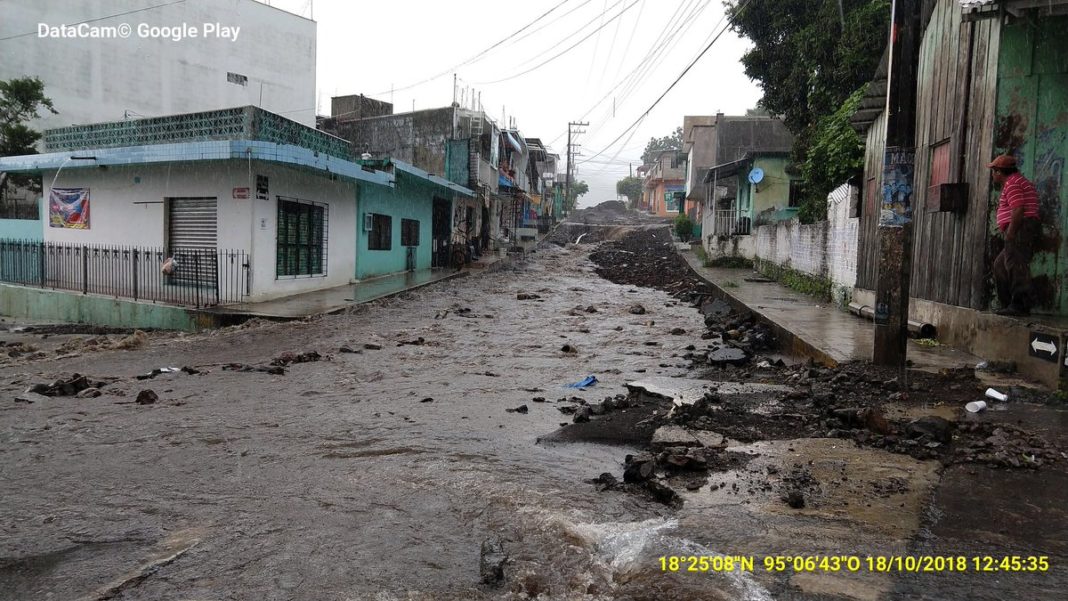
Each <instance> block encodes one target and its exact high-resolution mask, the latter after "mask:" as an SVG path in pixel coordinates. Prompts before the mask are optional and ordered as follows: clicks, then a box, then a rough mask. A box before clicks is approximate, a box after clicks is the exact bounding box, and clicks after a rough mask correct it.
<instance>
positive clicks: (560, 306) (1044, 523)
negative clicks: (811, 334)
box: [0, 245, 1068, 600]
mask: <svg viewBox="0 0 1068 601" xmlns="http://www.w3.org/2000/svg"><path fill="white" fill-rule="evenodd" d="M590 250H591V247H590V246H587V245H578V246H576V245H569V246H567V247H565V248H558V247H555V246H547V247H544V248H542V249H541V250H540V251H539V252H538V253H537V254H536V255H534V257H533V258H532V259H530V260H527V261H525V262H522V263H520V264H518V265H517V266H515V267H514V268H511V269H509V270H505V271H501V272H497V273H491V274H484V275H475V276H471V277H467V278H462V279H459V280H454V281H450V282H447V283H443V284H441V285H437V286H434V287H431V288H426V289H423V290H420V291H416V292H414V293H409V294H405V295H402V296H400V297H396V298H393V299H389V300H385V301H379V302H376V303H372V304H370V305H364V306H361V307H359V308H357V309H356V310H354V312H353V313H352V314H348V315H335V316H329V317H323V318H317V319H312V320H308V321H304V322H291V323H284V324H268V323H251V324H247V325H246V326H242V327H238V328H230V329H226V330H219V331H215V332H210V333H205V334H197V335H175V334H163V333H155V334H150V335H149V336H148V338H147V341H145V342H144V343H143V344H141V345H133V346H134V347H135V348H133V349H131V350H108V349H105V350H95V349H93V348H89V349H86V348H84V344H80V343H77V342H71V340H70V337H69V336H68V337H63V338H61V340H62V344H65V346H64V347H63V349H61V350H60V351H59V355H60V356H63V357H64V358H63V359H61V360H56V359H55V358H54V357H56V356H57V353H56V350H55V342H56V341H55V339H50V340H52V342H49V341H44V340H38V341H36V344H37V345H39V346H42V347H45V348H44V350H46V351H47V352H46V356H45V357H44V358H41V357H38V358H36V359H28V358H27V357H28V356H22V357H16V358H13V359H12V360H11V361H10V363H9V364H8V365H6V366H3V367H0V397H2V398H3V402H2V404H0V476H2V477H0V480H2V482H3V487H2V488H0V598H4V599H20V600H21V599H28V600H29V599H175V600H177V599H183V600H216V599H219V600H221V599H249V600H253V599H257V600H259V599H330V600H334V599H337V600H341V599H375V600H392V599H525V598H535V597H539V596H540V598H542V599H677V600H683V599H802V598H803V599H884V598H917V597H925V596H926V597H927V598H931V599H948V598H953V599H958V598H959V599H986V598H989V599H994V598H1004V597H1005V594H1006V591H1022V596H1021V597H1020V598H1036V599H1037V598H1051V599H1052V598H1057V597H1056V596H1047V595H1055V594H1056V591H1058V590H1061V587H1062V586H1063V585H1064V584H1065V582H1066V578H1065V572H1064V568H1063V566H1064V558H1065V557H1066V556H1068V552H1066V549H1065V541H1066V540H1068V537H1065V536H1063V534H1064V533H1065V528H1066V526H1065V525H1066V523H1068V520H1065V516H1064V515H1063V503H1062V501H1060V500H1058V493H1056V491H1057V490H1060V491H1062V493H1063V490H1064V488H1060V487H1059V483H1062V482H1068V479H1065V476H1064V470H1063V467H1062V466H1063V462H1061V463H1060V464H1054V465H1050V466H1044V467H1043V469H1042V470H1018V471H1009V472H1007V471H1004V470H999V469H994V468H991V467H987V466H985V465H974V464H967V463H965V464H960V465H951V467H949V468H943V467H942V465H943V464H942V463H939V462H938V461H931V460H919V459H915V458H913V457H911V456H909V455H906V454H902V453H891V452H887V451H886V450H883V449H879V448H872V447H871V446H863V445H858V444H857V443H856V442H855V441H853V440H849V439H841V438H823V437H815V435H814V434H813V433H811V432H809V433H806V434H805V437H804V438H797V439H793V438H790V437H788V436H782V435H778V436H775V437H771V438H769V439H767V440H753V441H735V442H733V443H731V445H732V446H731V448H730V452H731V453H733V454H736V455H738V456H741V457H743V460H741V461H737V462H726V464H725V465H724V466H723V468H724V469H718V470H714V471H713V472H712V473H711V474H710V475H708V476H707V478H706V479H705V480H704V482H703V483H702V485H701V486H700V487H699V488H696V489H695V490H692V491H690V490H687V489H686V487H685V486H676V488H677V490H678V493H679V495H680V496H681V499H682V500H683V504H682V506H681V507H672V506H669V505H665V504H663V503H660V502H657V501H656V500H655V499H653V498H651V497H650V496H648V495H643V494H631V493H630V492H625V491H621V490H613V489H609V490H605V491H603V492H602V491H599V489H600V488H602V487H601V486H599V485H597V484H594V483H592V482H591V479H592V478H594V477H596V476H597V475H598V474H600V473H603V472H607V473H614V474H616V475H617V476H621V474H622V472H623V469H624V456H625V455H626V454H637V453H639V452H640V451H642V450H643V449H642V448H640V447H641V444H640V443H637V442H628V443H626V444H591V443H574V442H568V443H563V442H554V443H549V442H546V441H545V440H543V441H541V442H539V438H542V437H546V436H547V435H549V434H550V433H553V432H554V431H557V430H558V428H560V427H561V426H562V425H563V424H567V423H570V422H571V421H572V416H571V415H565V414H564V413H562V412H561V411H560V410H559V409H558V407H562V406H566V405H568V404H573V403H558V402H556V401H557V399H560V398H565V397H574V396H577V397H581V398H583V399H585V400H587V401H589V402H594V401H598V400H600V399H602V398H604V397H614V396H615V395H624V394H626V392H627V391H626V389H625V387H624V384H625V383H627V382H632V381H634V380H639V379H643V378H649V377H652V376H687V377H694V376H695V375H699V374H698V373H697V372H695V370H694V369H693V364H692V363H691V361H690V360H688V359H687V358H685V357H686V356H687V353H688V352H689V351H688V350H687V347H689V346H691V345H696V346H701V345H702V344H703V342H704V341H703V340H702V339H701V338H700V335H701V333H703V332H704V331H705V323H704V318H703V316H702V315H701V313H699V312H698V311H696V310H695V309H694V308H693V307H691V306H690V305H689V304H688V303H686V302H683V301H681V300H680V299H678V298H675V297H672V296H669V295H668V294H667V293H665V292H663V291H660V290H655V289H652V288H644V287H635V286H629V285H619V284H614V283H612V282H609V281H607V280H605V279H602V278H600V277H599V276H597V275H596V274H595V273H594V265H593V264H592V263H591V262H590V261H589V259H588V255H589V251H590ZM519 295H534V296H536V297H537V298H527V300H519V298H518V296H519ZM635 304H641V305H642V306H643V307H644V308H645V309H646V312H645V313H644V314H641V315H638V314H634V313H632V312H631V309H632V308H633V306H634V305H635ZM591 307H592V308H593V309H594V311H589V310H588V309H589V308H591ZM673 330H674V331H675V332H676V333H675V334H672V333H671V332H672V331H673ZM680 331H682V333H681V334H680V333H679V332H680ZM82 338H83V339H84V338H85V337H82ZM109 338H110V340H111V341H112V342H113V341H114V340H116V339H118V338H120V337H119V336H111V337H109ZM15 339H18V340H20V341H22V340H26V339H27V336H26V335H25V334H8V335H6V337H5V340H8V341H13V340H15ZM30 340H31V342H30V343H33V342H32V337H30ZM83 342H84V341H83ZM97 342H98V344H96V345H95V346H96V347H98V348H99V347H101V346H108V345H109V344H110V343H105V344H99V342H100V339H99V338H98V339H97ZM565 345H568V346H570V347H571V348H569V349H567V351H565V350H563V349H564V347H565ZM342 347H347V348H348V349H349V350H351V351H357V352H341V351H340V349H341V348H342ZM311 351H314V352H316V353H318V354H319V355H320V356H321V359H320V360H318V361H309V362H297V363H291V364H288V365H286V366H285V367H284V371H285V373H284V375H278V374H277V373H274V374H272V373H268V372H267V371H240V370H233V369H224V367H225V366H227V365H229V364H239V365H245V366H253V367H270V366H271V363H272V360H275V359H278V358H280V357H281V358H283V360H282V361H281V363H283V364H286V363H290V362H291V360H292V359H293V358H294V356H293V355H298V354H300V353H306V352H311ZM284 353H292V354H293V355H291V356H289V357H282V356H283V354H284ZM29 356H32V353H31V354H30V355H29ZM276 363H277V361H276ZM184 366H189V367H193V368H194V370H195V371H198V372H199V373H196V374H190V373H185V372H180V371H179V372H175V373H161V374H158V375H156V376H155V377H154V378H151V379H145V380H138V379H136V377H137V376H138V375H143V374H146V373H150V372H151V371H152V370H154V369H158V368H161V367H184ZM276 367H277V366H276ZM274 371H277V370H274ZM728 371H729V370H728ZM72 372H77V373H81V374H86V375H88V376H90V377H91V378H96V379H105V378H106V379H111V378H114V379H115V381H109V382H107V383H106V385H104V386H102V387H101V389H100V390H101V392H102V395H101V396H99V397H96V398H75V397H65V396H64V397H36V396H28V397H27V396H26V395H23V394H22V393H23V391H25V390H26V388H27V387H29V386H31V385H32V384H35V383H48V382H51V381H53V380H55V379H56V378H59V377H61V376H65V375H69V374H70V373H72ZM785 373H786V372H784V371H779V372H769V375H768V376H767V377H765V380H766V381H776V380H778V381H779V383H780V384H784V385H794V384H796V381H790V380H789V379H787V378H786V376H785V375H784V374H785ZM587 375H596V376H597V377H598V379H599V380H600V382H599V383H598V384H597V385H596V386H594V387H591V388H588V389H586V390H584V391H576V390H573V389H567V388H564V387H563V386H564V385H565V384H567V383H571V382H576V381H578V380H581V379H582V378H584V377H585V376H587ZM704 375H706V376H707V374H704ZM721 375H722V377H723V379H737V377H738V375H737V374H734V373H733V372H731V373H724V374H721ZM743 377H745V378H750V377H751V376H743ZM145 389H151V390H152V391H154V392H155V393H156V395H157V396H158V399H159V400H158V401H155V402H153V403H151V404H144V405H142V404H138V403H137V402H136V401H135V399H136V398H137V397H138V394H139V392H141V391H142V390H145ZM20 395H21V396H23V397H24V398H23V399H22V400H21V401H18V402H16V401H15V400H13V399H15V398H16V397H18V396H20ZM535 397H537V398H544V399H545V401H546V402H535V401H534V398H535ZM25 401H29V402H25ZM524 405H525V406H526V411H525V412H522V411H514V410H515V409H517V408H519V407H520V406H524ZM509 409H512V410H513V411H509ZM632 410H633V409H632ZM654 410H655V409H654ZM904 410H905V409H903V411H904ZM1013 410H1015V411H1021V412H1027V411H1030V412H1032V413H1035V416H1031V418H1029V423H1035V422H1039V423H1042V424H1045V425H1046V431H1045V432H1044V433H1045V434H1047V435H1048V436H1050V437H1057V436H1063V432H1064V429H1063V428H1062V427H1059V426H1058V423H1059V424H1060V426H1063V424H1064V421H1063V417H1056V416H1061V415H1062V414H1060V413H1051V411H1053V410H1051V409H1049V408H1047V407H1039V406H1037V405H1036V406H1034V407H1031V406H1024V405H1021V406H1019V407H1018V408H1014V409H1013ZM622 411H623V410H620V411H617V412H616V413H615V414H614V415H615V417H616V418H617V419H618V418H619V417H620V415H622ZM1051 415H1054V416H1055V417H1054V418H1052V420H1051V417H1050V416H1051ZM1036 416H1037V417H1036ZM1021 419H1024V418H1021ZM1057 419H1060V420H1061V421H1060V422H1057V421H1056V420H1057ZM593 420H594V421H597V420H598V418H597V417H594V418H593ZM565 430H566V428H565ZM550 438H551V437H550ZM617 443H618V441H617ZM790 479H793V480H794V481H795V482H794V484H796V486H798V487H799V488H802V489H804V492H805V494H806V495H807V497H806V498H807V503H806V504H805V506H804V507H801V508H796V507H791V506H790V505H789V504H787V503H784V502H783V499H782V490H781V486H780V484H781V483H782V482H783V481H788V480H790ZM940 482H941V483H942V484H941V485H940V484H939V483H940ZM981 487H985V488H984V489H983V490H984V491H985V492H979V489H980V488H981ZM1024 493H1026V494H1024ZM991 499H993V500H991ZM1058 507H1061V509H1059V510H1058V509H1057V508H1058ZM977 508H978V509H977ZM1058 512H1060V513H1058ZM494 539H499V540H500V541H501V542H502V546H503V550H504V552H505V553H506V554H507V556H508V560H507V562H505V564H504V570H503V572H504V581H503V582H501V583H497V584H496V585H487V584H482V583H481V582H480V569H479V568H480V550H481V548H482V543H483V542H484V541H488V540H494ZM994 551H1002V552H1009V551H1013V552H1022V551H1030V552H1031V553H1032V554H1043V555H1049V556H1051V562H1052V564H1053V570H1052V571H1051V573H1047V574H1026V575H1024V574H1013V575H1004V574H1002V575H998V574H978V575H977V574H964V575H957V576H954V575H947V574H934V575H917V576H901V575H895V574H873V573H869V572H866V571H862V572H859V573H852V574H847V573H778V574H769V573H766V572H764V571H763V570H761V569H760V566H759V564H760V559H759V558H760V557H762V556H764V555H769V554H775V555H797V554H817V553H818V554H823V555H827V554H833V555H841V554H858V555H891V554H897V555H902V554H921V553H934V552H937V553H952V554H972V553H981V552H994ZM719 554H726V555H753V556H756V557H757V563H758V569H757V571H755V572H754V573H751V574H746V573H740V572H735V573H730V574H692V573H663V572H662V571H661V570H660V565H659V562H658V558H659V557H660V556H662V555H719Z"/></svg>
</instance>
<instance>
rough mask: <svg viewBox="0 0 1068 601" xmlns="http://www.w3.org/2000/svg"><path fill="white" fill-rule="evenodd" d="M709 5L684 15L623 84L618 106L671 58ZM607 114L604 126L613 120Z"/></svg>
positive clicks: (696, 8)
mask: <svg viewBox="0 0 1068 601" xmlns="http://www.w3.org/2000/svg"><path fill="white" fill-rule="evenodd" d="M708 4H709V2H707V1H706V2H705V3H704V4H694V5H693V6H692V7H690V9H689V12H688V13H687V14H684V15H682V17H681V19H680V20H679V21H678V22H677V23H676V24H675V26H674V27H675V29H674V31H671V32H669V33H667V35H666V36H665V37H663V41H662V42H660V44H659V45H658V46H657V47H656V48H655V49H654V50H653V52H652V54H651V56H649V58H648V60H647V61H644V62H643V63H642V64H641V65H640V68H639V71H638V73H636V74H635V75H634V76H633V77H631V78H630V80H629V82H627V83H625V84H623V86H622V88H623V89H622V91H621V92H620V94H619V100H618V104H622V103H624V102H626V101H627V100H629V99H630V97H631V96H632V95H633V94H634V92H635V91H636V90H637V89H638V84H639V82H642V81H644V80H645V78H646V77H647V76H648V75H649V74H650V73H651V72H654V70H655V69H657V68H658V67H659V65H660V64H662V63H663V62H664V60H666V59H667V57H668V56H670V54H671V51H672V50H674V48H675V46H677V45H678V43H679V41H680V40H681V39H682V38H683V37H684V36H685V34H686V32H687V31H688V30H689V29H690V27H692V26H693V24H694V23H696V22H697V18H698V17H699V16H700V15H701V13H703V12H704V10H705V9H706V8H708ZM669 26H670V23H669ZM717 27H719V24H718V23H717V24H716V25H715V26H714V27H713V30H715V28H717ZM607 113H608V111H607V110H606V111H605V114H606V116H605V117H603V118H602V119H601V120H600V123H601V124H602V125H603V124H605V123H607V122H608V121H610V120H611V119H610V117H608V116H607ZM613 116H614V115H613Z"/></svg>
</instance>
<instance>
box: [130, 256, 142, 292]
mask: <svg viewBox="0 0 1068 601" xmlns="http://www.w3.org/2000/svg"><path fill="white" fill-rule="evenodd" d="M139 250H140V249H138V248H134V249H132V250H131V251H130V252H131V254H132V255H133V298H134V300H137V284H138V281H137V280H138V278H137V269H138V267H137V266H138V263H139V261H138V257H139V256H140V253H139V252H138V251H139Z"/></svg>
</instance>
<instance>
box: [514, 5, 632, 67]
mask: <svg viewBox="0 0 1068 601" xmlns="http://www.w3.org/2000/svg"><path fill="white" fill-rule="evenodd" d="M624 1H625V0H616V1H615V2H614V3H613V4H612V6H609V7H607V8H605V9H604V10H602V11H601V12H599V13H597V15H596V16H594V17H593V18H592V19H590V20H589V21H586V22H585V23H583V24H582V25H580V26H579V27H578V29H576V30H575V31H572V32H571V33H569V34H567V35H565V36H564V37H563V38H561V39H560V40H557V41H556V42H555V43H553V44H550V45H549V48H548V50H546V51H545V52H539V53H537V54H535V55H534V56H532V57H530V58H528V59H527V60H525V61H523V62H522V63H519V64H517V65H515V66H514V67H513V68H515V69H522V68H523V67H526V66H527V65H529V64H531V63H533V62H535V61H537V60H538V59H540V58H541V57H542V56H543V55H544V54H545V53H546V52H548V51H549V50H552V49H554V48H559V47H560V46H562V45H564V43H566V42H567V41H568V40H571V39H573V38H574V37H575V36H578V35H581V34H582V33H584V32H585V31H586V30H587V28H588V27H590V26H591V25H593V24H594V22H595V21H597V20H599V19H600V20H602V23H603V19H604V16H605V14H607V13H608V11H611V10H615V8H616V7H618V6H619V5H620V4H623V2H624ZM605 3H606V4H607V0H605Z"/></svg>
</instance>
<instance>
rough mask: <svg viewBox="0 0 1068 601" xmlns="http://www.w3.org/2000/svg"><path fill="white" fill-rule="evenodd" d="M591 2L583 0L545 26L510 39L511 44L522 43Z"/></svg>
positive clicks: (590, 0)
mask: <svg viewBox="0 0 1068 601" xmlns="http://www.w3.org/2000/svg"><path fill="white" fill-rule="evenodd" d="M592 1H593V0H583V2H582V4H579V5H578V6H576V7H575V8H572V9H571V10H569V11H567V12H566V13H564V14H562V15H560V16H558V17H556V18H555V19H553V20H551V21H549V22H548V23H545V24H544V25H542V26H541V27H536V28H534V29H532V30H530V31H528V32H526V33H524V34H523V35H521V36H519V37H517V38H513V39H512V41H511V43H512V44H518V43H519V42H522V41H523V40H525V39H527V38H529V37H530V36H532V35H534V34H535V33H538V32H539V31H541V30H543V29H545V28H546V27H548V26H550V25H552V24H553V23H556V22H557V21H559V20H561V19H564V18H566V17H567V16H568V15H570V14H571V13H573V12H575V11H577V10H579V9H580V8H582V7H583V6H586V5H587V4H589V3H590V2H592Z"/></svg>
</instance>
